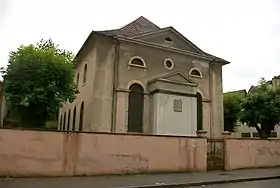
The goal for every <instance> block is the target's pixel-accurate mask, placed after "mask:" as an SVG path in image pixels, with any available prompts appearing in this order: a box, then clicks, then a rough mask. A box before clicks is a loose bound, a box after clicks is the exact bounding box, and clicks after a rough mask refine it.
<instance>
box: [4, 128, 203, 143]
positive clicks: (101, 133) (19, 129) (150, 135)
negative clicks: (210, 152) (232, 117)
mask: <svg viewBox="0 0 280 188" xmlns="http://www.w3.org/2000/svg"><path fill="white" fill-rule="evenodd" d="M1 130H14V131H37V132H56V133H83V134H100V135H104V134H105V135H122V136H144V137H166V138H195V139H205V140H206V138H201V137H196V136H176V135H155V134H140V133H111V132H86V131H62V130H52V129H32V128H16V129H15V128H9V127H0V131H1Z"/></svg>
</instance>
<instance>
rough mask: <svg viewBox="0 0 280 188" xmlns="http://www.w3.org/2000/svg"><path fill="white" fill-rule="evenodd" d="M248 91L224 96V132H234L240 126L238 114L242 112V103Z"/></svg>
mask: <svg viewBox="0 0 280 188" xmlns="http://www.w3.org/2000/svg"><path fill="white" fill-rule="evenodd" d="M245 95H246V91H245V90H244V91H238V92H230V93H225V94H224V130H225V131H230V132H234V131H235V130H236V128H237V126H238V124H237V121H238V113H239V112H240V110H241V101H242V99H243V98H244V97H245Z"/></svg>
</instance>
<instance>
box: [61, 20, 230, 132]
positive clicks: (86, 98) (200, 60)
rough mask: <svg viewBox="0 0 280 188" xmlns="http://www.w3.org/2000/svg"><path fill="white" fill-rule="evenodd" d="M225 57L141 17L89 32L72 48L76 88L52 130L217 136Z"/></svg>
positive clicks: (220, 116)
mask: <svg viewBox="0 0 280 188" xmlns="http://www.w3.org/2000/svg"><path fill="white" fill-rule="evenodd" d="M228 63H229V62H228V61H226V60H223V59H221V58H218V57H215V56H213V55H210V54H208V53H206V52H204V51H202V50H201V49H199V48H198V47H197V46H196V45H194V44H193V43H192V42H191V41H189V40H188V39H187V38H185V37H184V36H183V35H182V34H180V33H179V32H178V31H177V30H175V29H174V28H173V27H167V28H160V27H158V26H157V25H155V24H154V23H152V22H150V21H149V20H147V19H146V18H144V17H140V18H138V19H136V20H135V21H133V22H131V23H129V24H128V25H126V26H124V27H122V28H120V29H114V30H108V31H92V32H91V34H90V35H89V36H88V38H87V39H86V41H85V43H84V44H83V46H82V47H81V49H80V50H79V52H78V54H77V65H76V83H77V85H78V89H79V91H80V93H79V94H78V95H77V99H76V100H75V101H74V102H73V103H66V104H64V105H63V107H62V108H61V109H60V113H59V117H60V122H59V125H58V129H60V130H79V131H92V132H114V133H127V132H132V133H143V134H163V135H187V136H195V135H196V131H197V130H206V131H207V134H208V136H212V137H219V136H220V135H221V132H223V93H222V66H223V65H225V64H228Z"/></svg>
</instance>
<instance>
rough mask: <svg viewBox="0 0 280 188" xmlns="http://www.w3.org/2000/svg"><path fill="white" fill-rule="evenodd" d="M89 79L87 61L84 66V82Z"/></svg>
mask: <svg viewBox="0 0 280 188" xmlns="http://www.w3.org/2000/svg"><path fill="white" fill-rule="evenodd" d="M86 81H87V63H86V64H85V66H84V75H83V83H86Z"/></svg>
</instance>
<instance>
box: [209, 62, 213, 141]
mask: <svg viewBox="0 0 280 188" xmlns="http://www.w3.org/2000/svg"><path fill="white" fill-rule="evenodd" d="M212 65H213V61H212V60H211V61H210V62H209V93H210V138H213V130H212V126H213V87H212V86H213V83H212V80H213V79H212V71H213V70H212Z"/></svg>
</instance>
